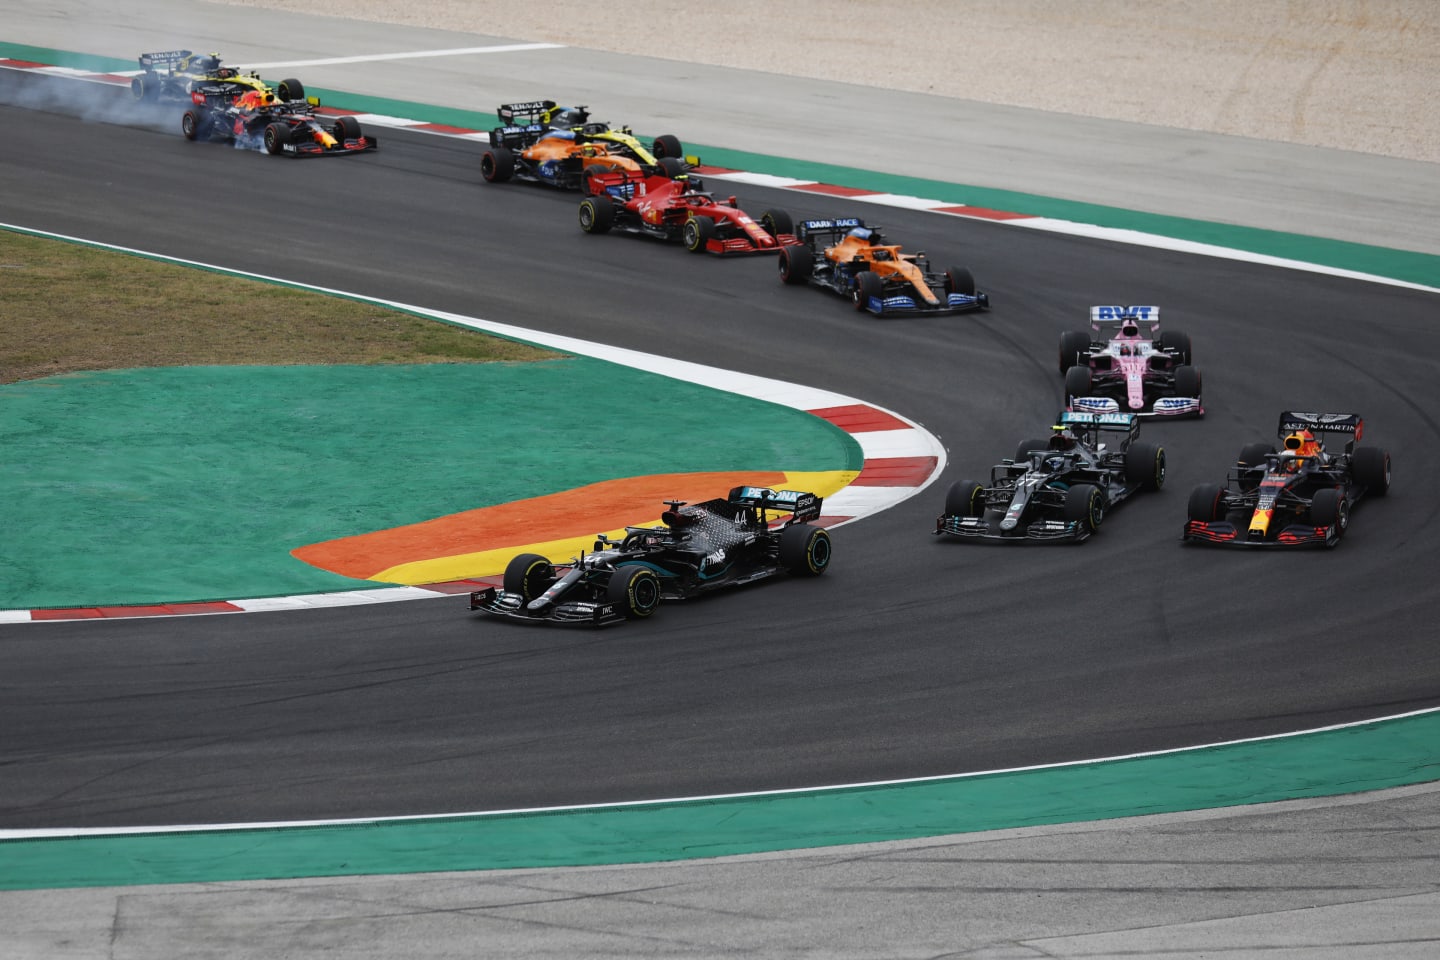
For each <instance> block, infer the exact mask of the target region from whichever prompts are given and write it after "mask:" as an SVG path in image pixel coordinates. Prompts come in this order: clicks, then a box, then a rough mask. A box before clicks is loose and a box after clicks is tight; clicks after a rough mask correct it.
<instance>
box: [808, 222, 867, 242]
mask: <svg viewBox="0 0 1440 960" xmlns="http://www.w3.org/2000/svg"><path fill="white" fill-rule="evenodd" d="M863 226H865V221H864V220H861V219H860V218H859V217H832V218H830V219H828V220H802V221H800V223H799V224H797V225H796V227H795V236H796V237H798V238H799V239H800V240H801V241H804V240H805V239H806V238H808V237H812V236H818V237H843V236H845V234H847V233H849V232H850V231H851V230H854V229H856V228H857V227H863Z"/></svg>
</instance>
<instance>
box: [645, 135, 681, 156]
mask: <svg viewBox="0 0 1440 960" xmlns="http://www.w3.org/2000/svg"><path fill="white" fill-rule="evenodd" d="M650 152H651V153H652V154H654V156H655V159H656V160H670V159H673V160H678V161H680V162H681V163H684V160H685V149H684V148H683V147H682V146H680V139H679V138H678V137H676V136H674V135H673V134H669V133H666V134H662V135H660V136H658V137H656V138H655V142H654V143H652V144H650Z"/></svg>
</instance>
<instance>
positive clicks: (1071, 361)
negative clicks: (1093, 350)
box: [1060, 330, 1090, 373]
mask: <svg viewBox="0 0 1440 960" xmlns="http://www.w3.org/2000/svg"><path fill="white" fill-rule="evenodd" d="M1089 352H1090V334H1089V333H1087V332H1086V331H1084V330H1066V331H1065V332H1064V333H1062V334H1060V372H1061V373H1064V372H1065V371H1066V370H1069V369H1070V368H1071V367H1073V366H1075V364H1077V363H1079V362H1080V358H1081V356H1083V355H1084V354H1087V353H1089Z"/></svg>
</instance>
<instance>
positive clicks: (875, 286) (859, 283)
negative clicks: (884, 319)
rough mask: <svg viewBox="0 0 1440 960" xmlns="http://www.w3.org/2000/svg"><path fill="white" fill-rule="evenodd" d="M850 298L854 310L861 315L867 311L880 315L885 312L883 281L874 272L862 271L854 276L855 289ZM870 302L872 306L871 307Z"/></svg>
mask: <svg viewBox="0 0 1440 960" xmlns="http://www.w3.org/2000/svg"><path fill="white" fill-rule="evenodd" d="M851 298H852V300H853V302H854V304H855V309H856V310H858V311H860V312H861V313H864V312H865V311H867V310H869V311H871V312H872V313H875V314H882V313H884V312H885V303H884V300H885V281H884V280H881V279H880V276H879V274H877V273H875V272H874V271H871V270H862V271H860V272H859V273H857V274H855V289H854V290H853V291H852V292H851ZM872 302H873V303H874V306H871V303H872Z"/></svg>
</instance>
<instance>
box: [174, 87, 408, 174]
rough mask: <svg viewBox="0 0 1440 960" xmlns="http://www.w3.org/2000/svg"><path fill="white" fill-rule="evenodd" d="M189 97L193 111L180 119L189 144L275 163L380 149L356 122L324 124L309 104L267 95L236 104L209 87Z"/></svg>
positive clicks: (251, 96)
mask: <svg viewBox="0 0 1440 960" xmlns="http://www.w3.org/2000/svg"><path fill="white" fill-rule="evenodd" d="M190 96H191V101H192V103H191V106H190V109H189V110H186V111H185V113H184V115H183V116H181V118H180V132H181V133H183V134H184V135H185V139H187V140H219V141H224V142H228V143H233V144H234V145H235V146H237V147H240V148H242V149H246V150H260V151H263V152H265V153H268V154H270V155H271V156H275V157H337V156H346V155H347V154H356V153H367V152H369V151H371V150H376V149H378V148H379V142H378V141H377V140H376V139H375V137H373V136H370V135H367V134H366V133H365V132H364V131H362V130H361V129H360V123H359V121H357V120H356V119H355V118H354V117H335V118H334V119H333V120H329V121H323V120H322V119H321V118H320V117H319V116H318V115H317V114H316V113H315V103H314V102H311V101H305V100H298V101H290V102H282V101H279V100H277V99H276V98H275V96H274V94H272V93H270V92H269V91H265V92H264V93H261V92H258V91H252V92H249V93H246V94H243V95H242V96H240V97H239V98H238V99H232V98H231V97H230V96H229V94H227V93H225V92H222V91H211V90H209V89H208V88H206V87H199V88H197V89H196V90H195V92H194V93H192V94H191V95H190Z"/></svg>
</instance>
